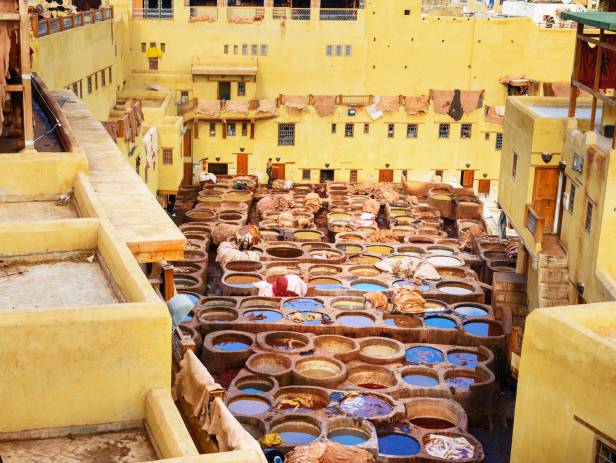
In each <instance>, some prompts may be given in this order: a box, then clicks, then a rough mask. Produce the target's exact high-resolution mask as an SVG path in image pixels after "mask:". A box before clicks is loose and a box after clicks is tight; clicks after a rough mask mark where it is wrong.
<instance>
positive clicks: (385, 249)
mask: <svg viewBox="0 0 616 463" xmlns="http://www.w3.org/2000/svg"><path fill="white" fill-rule="evenodd" d="M366 252H367V253H370V254H377V255H385V254H392V253H393V252H394V248H392V247H391V246H366Z"/></svg>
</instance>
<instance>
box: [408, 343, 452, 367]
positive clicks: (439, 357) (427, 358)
mask: <svg viewBox="0 0 616 463" xmlns="http://www.w3.org/2000/svg"><path fill="white" fill-rule="evenodd" d="M405 357H406V360H407V361H408V362H411V363H416V364H423V365H434V364H435V363H441V362H444V361H445V354H443V353H442V352H441V351H440V350H438V349H435V348H434V347H429V346H417V347H411V348H409V349H407V350H406V354H405Z"/></svg>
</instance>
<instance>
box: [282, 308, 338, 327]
mask: <svg viewBox="0 0 616 463" xmlns="http://www.w3.org/2000/svg"><path fill="white" fill-rule="evenodd" d="M288 318H289V320H291V321H294V322H295V323H301V324H302V325H307V326H315V325H329V324H331V322H332V320H331V318H329V315H327V314H324V313H322V312H316V311H314V310H302V311H298V312H293V313H291V314H289V316H288Z"/></svg>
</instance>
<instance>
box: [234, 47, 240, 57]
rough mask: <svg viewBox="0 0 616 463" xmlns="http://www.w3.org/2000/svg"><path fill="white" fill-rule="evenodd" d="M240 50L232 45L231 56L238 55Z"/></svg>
mask: <svg viewBox="0 0 616 463" xmlns="http://www.w3.org/2000/svg"><path fill="white" fill-rule="evenodd" d="M239 50H240V48H239V47H238V46H237V45H233V54H234V55H237V54H238V53H239Z"/></svg>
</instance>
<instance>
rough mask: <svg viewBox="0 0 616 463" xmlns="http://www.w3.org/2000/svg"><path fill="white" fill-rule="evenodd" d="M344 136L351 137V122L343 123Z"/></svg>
mask: <svg viewBox="0 0 616 463" xmlns="http://www.w3.org/2000/svg"><path fill="white" fill-rule="evenodd" d="M344 136H345V137H347V138H352V137H353V124H344Z"/></svg>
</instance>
